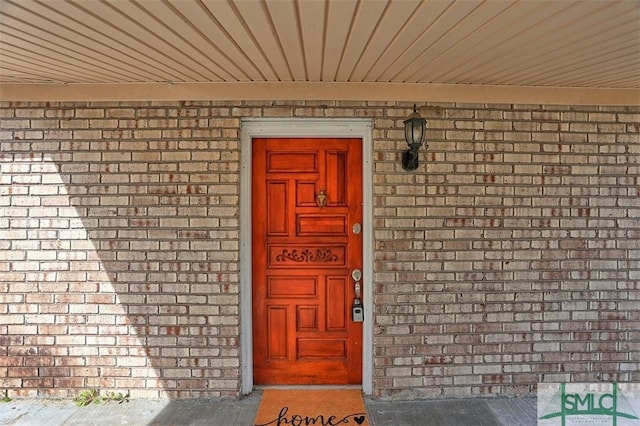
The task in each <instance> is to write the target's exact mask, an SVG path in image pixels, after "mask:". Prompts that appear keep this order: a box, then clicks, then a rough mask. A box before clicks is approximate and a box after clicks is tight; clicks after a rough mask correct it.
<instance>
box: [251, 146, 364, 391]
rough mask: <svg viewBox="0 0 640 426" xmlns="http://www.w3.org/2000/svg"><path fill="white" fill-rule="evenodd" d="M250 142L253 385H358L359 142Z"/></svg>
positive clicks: (360, 180) (360, 253)
mask: <svg viewBox="0 0 640 426" xmlns="http://www.w3.org/2000/svg"><path fill="white" fill-rule="evenodd" d="M252 142H253V170H252V185H253V186H252V188H253V195H252V210H253V212H252V245H253V271H252V274H253V284H252V286H253V333H254V336H253V340H254V345H253V347H254V352H253V358H254V383H256V384H258V385H264V384H350V383H361V380H362V323H356V322H353V320H352V318H351V306H352V304H353V300H354V297H355V291H354V282H353V279H352V278H351V271H352V270H353V269H355V268H362V236H361V235H360V234H354V233H352V232H351V228H352V226H353V224H355V223H361V222H362V141H361V140H360V139H303V138H297V139H283V138H278V139H254V140H253V141H252ZM321 190H322V191H324V192H325V194H326V203H325V205H324V206H320V205H319V204H318V202H317V196H318V194H319V193H320V191H321Z"/></svg>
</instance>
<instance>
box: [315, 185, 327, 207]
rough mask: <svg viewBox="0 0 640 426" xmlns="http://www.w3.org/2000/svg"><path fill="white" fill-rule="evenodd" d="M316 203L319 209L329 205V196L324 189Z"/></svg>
mask: <svg viewBox="0 0 640 426" xmlns="http://www.w3.org/2000/svg"><path fill="white" fill-rule="evenodd" d="M316 203H317V204H318V207H320V208H322V207H324V206H325V204H327V194H326V193H325V192H324V189H321V190H320V191H319V192H318V195H317V196H316Z"/></svg>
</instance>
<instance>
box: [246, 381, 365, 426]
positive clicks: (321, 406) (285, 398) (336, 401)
mask: <svg viewBox="0 0 640 426" xmlns="http://www.w3.org/2000/svg"><path fill="white" fill-rule="evenodd" d="M254 423H255V426H284V425H287V426H292V425H295V426H310V425H313V426H344V425H348V426H358V425H360V426H363V425H366V426H369V416H367V412H366V410H365V408H364V399H363V398H362V391H361V390H359V389H321V390H315V389H314V390H306V389H305V390H303V389H265V390H264V391H263V393H262V399H261V400H260V407H259V409H258V415H257V416H256V421H255V422H254Z"/></svg>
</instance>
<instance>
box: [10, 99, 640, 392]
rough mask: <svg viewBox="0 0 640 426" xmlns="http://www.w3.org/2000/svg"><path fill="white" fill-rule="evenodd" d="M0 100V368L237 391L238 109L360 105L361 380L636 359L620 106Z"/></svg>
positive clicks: (431, 383) (523, 386)
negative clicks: (411, 140)
mask: <svg viewBox="0 0 640 426" xmlns="http://www.w3.org/2000/svg"><path fill="white" fill-rule="evenodd" d="M410 111H411V105H409V104H404V103H399V104H396V103H392V102H389V103H385V102H325V103H322V102H302V101H299V102H278V103H273V102H228V103H222V102H138V103H136V102H127V103H100V102H95V103H7V102H5V103H2V108H0V120H1V121H0V213H1V214H0V390H3V389H8V390H9V392H10V396H17V397H36V396H38V397H41V396H55V397H69V396H74V395H76V394H77V393H78V392H79V391H80V390H82V389H86V388H90V387H98V388H102V389H105V390H112V389H118V390H124V389H129V390H131V393H132V395H133V396H136V397H170V398H198V397H237V396H238V395H239V393H240V355H239V353H240V350H239V349H240V348H239V342H240V338H239V330H240V321H241V318H240V317H239V311H240V306H239V287H240V286H239V273H240V271H239V245H240V242H239V234H240V229H239V214H240V213H239V205H238V204H239V185H240V182H239V179H240V172H239V170H240V150H239V147H240V141H239V135H240V126H241V118H243V117H287V118H289V117H368V118H371V119H372V121H373V145H374V153H373V158H374V162H375V163H374V176H373V182H374V187H373V196H374V198H373V200H374V212H373V216H374V247H373V250H374V253H373V254H374V261H375V264H374V282H373V283H372V285H373V286H374V288H373V290H374V299H375V300H374V306H375V312H374V318H375V323H374V394H375V395H376V396H379V397H396V398H401V397H405V398H421V397H435V396H463V395H483V394H518V395H521V394H527V393H530V392H533V391H535V385H536V383H538V382H559V381H620V382H626V381H636V382H638V381H640V371H639V370H640V331H638V330H640V309H639V307H640V184H639V182H638V178H639V177H640V161H639V159H640V108H638V107H598V106H592V107H589V106H580V107H572V106H540V105H479V104H429V105H428V106H423V107H422V108H421V113H422V115H423V116H425V117H426V118H427V119H428V120H429V125H428V149H423V150H422V151H421V154H420V155H421V157H420V161H421V164H420V167H419V169H418V171H416V172H405V171H403V170H402V168H401V166H400V161H399V158H400V153H401V152H402V150H403V149H406V144H405V142H404V141H403V131H402V129H401V127H402V121H403V120H404V119H406V117H407V116H408V115H409V113H410Z"/></svg>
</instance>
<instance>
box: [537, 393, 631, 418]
mask: <svg viewBox="0 0 640 426" xmlns="http://www.w3.org/2000/svg"><path fill="white" fill-rule="evenodd" d="M638 413H640V383H539V384H538V425H544V426H547V425H548V426H552V425H554V426H555V425H560V426H574V425H585V424H598V425H611V426H631V425H634V426H638V425H640V416H639V415H638Z"/></svg>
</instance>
